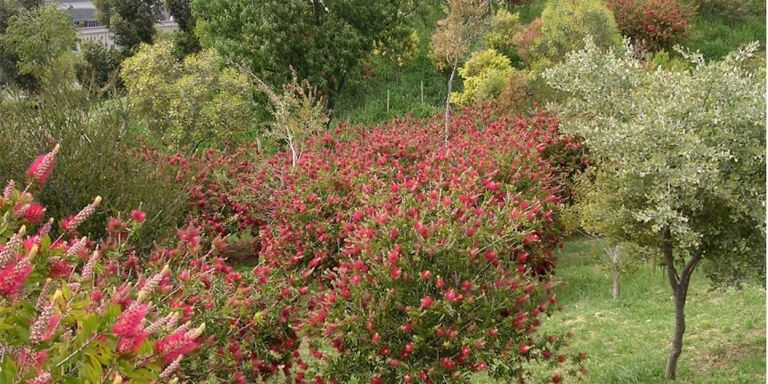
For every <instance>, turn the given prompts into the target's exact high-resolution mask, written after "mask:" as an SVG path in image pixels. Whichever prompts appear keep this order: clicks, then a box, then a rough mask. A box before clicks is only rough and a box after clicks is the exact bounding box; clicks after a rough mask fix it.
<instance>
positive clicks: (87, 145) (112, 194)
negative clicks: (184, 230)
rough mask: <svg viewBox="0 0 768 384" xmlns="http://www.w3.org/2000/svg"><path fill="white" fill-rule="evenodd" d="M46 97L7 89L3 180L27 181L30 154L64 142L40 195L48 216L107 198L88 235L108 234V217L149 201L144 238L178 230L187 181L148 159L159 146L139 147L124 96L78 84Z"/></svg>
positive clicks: (0, 158)
mask: <svg viewBox="0 0 768 384" xmlns="http://www.w3.org/2000/svg"><path fill="white" fill-rule="evenodd" d="M43 95H44V96H40V97H33V96H28V95H24V94H19V93H10V92H7V91H6V92H5V93H3V94H2V95H0V115H2V116H3V118H2V119H0V154H2V155H0V179H4V180H7V179H13V180H16V181H17V183H23V182H25V181H26V177H25V175H24V172H25V170H26V166H27V164H28V162H29V159H31V158H34V157H35V156H36V155H37V154H38V153H44V152H46V151H49V150H50V149H51V148H53V146H54V145H55V144H56V143H59V144H61V151H60V152H59V155H58V158H57V164H56V172H54V173H53V175H52V176H51V178H50V180H49V181H48V183H47V187H46V188H45V189H44V190H42V191H40V193H39V195H38V198H39V200H40V201H41V202H42V203H43V204H45V205H46V207H47V209H48V211H47V216H50V217H54V218H57V219H60V218H64V217H65V216H66V215H70V214H71V213H72V212H77V211H79V210H80V209H81V208H82V207H84V206H85V205H87V204H88V203H90V202H91V201H92V200H93V198H94V197H95V196H102V198H103V203H102V208H103V209H100V210H99V212H98V214H96V215H94V217H93V218H91V219H89V220H88V221H87V222H86V223H84V224H83V225H82V226H81V227H80V228H79V229H80V232H81V233H83V234H88V233H90V234H91V235H94V236H101V235H103V234H104V223H105V222H106V219H107V217H108V216H117V215H118V214H119V212H129V211H130V210H131V209H134V208H138V207H141V209H143V210H144V211H146V212H147V214H148V217H147V222H146V225H145V226H144V228H143V229H142V231H141V233H139V235H140V236H142V238H143V239H144V240H145V241H143V242H142V244H145V245H147V246H151V244H152V241H154V240H156V239H160V238H162V237H165V236H167V235H170V234H172V233H173V229H174V228H175V226H176V225H177V224H179V223H180V221H181V220H182V219H183V216H184V214H185V210H186V208H187V199H186V186H185V183H184V182H182V181H180V180H176V171H175V170H174V169H172V168H170V167H165V166H162V164H157V163H156V162H155V161H151V160H148V159H149V158H152V157H153V156H151V151H148V150H145V151H140V150H139V149H138V148H139V146H138V145H139V144H140V143H139V142H138V141H137V140H136V138H135V137H134V136H133V135H132V133H131V131H132V122H131V121H130V120H128V119H127V117H126V116H127V114H126V113H125V108H124V106H123V105H122V103H121V102H120V100H119V99H114V100H110V101H108V102H102V101H100V100H99V97H100V95H96V94H93V93H91V92H89V91H87V90H83V89H76V88H58V89H57V90H56V91H53V90H51V91H46V92H43Z"/></svg>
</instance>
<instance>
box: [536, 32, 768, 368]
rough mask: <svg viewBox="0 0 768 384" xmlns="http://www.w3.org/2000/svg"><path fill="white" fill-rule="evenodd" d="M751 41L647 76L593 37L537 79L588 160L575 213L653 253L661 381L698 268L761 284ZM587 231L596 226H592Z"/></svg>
mask: <svg viewBox="0 0 768 384" xmlns="http://www.w3.org/2000/svg"><path fill="white" fill-rule="evenodd" d="M757 47H758V44H757V43H754V44H752V45H750V46H748V47H745V48H743V49H741V50H739V51H737V52H734V53H732V54H730V55H729V56H728V57H726V58H725V59H724V60H723V61H715V62H705V61H704V60H703V58H702V57H701V56H700V55H693V54H688V53H684V54H685V55H686V56H687V57H688V58H689V59H691V61H692V62H693V64H694V65H693V68H692V69H691V70H685V71H674V70H665V69H661V68H660V69H656V70H647V69H646V68H645V67H644V66H643V65H642V63H640V62H639V61H638V60H637V59H635V58H634V56H633V54H632V49H631V48H630V47H628V46H627V47H626V49H625V50H622V51H619V52H618V53H617V52H615V51H608V52H606V51H603V50H601V49H599V48H598V47H597V46H596V45H595V43H594V42H592V41H591V40H588V41H587V45H586V48H585V49H583V50H580V51H576V52H573V53H571V54H569V55H568V56H567V59H566V61H565V62H564V63H563V64H561V65H557V66H555V67H553V68H552V69H550V70H548V71H546V72H545V73H544V77H545V78H546V79H547V81H548V82H549V84H550V85H551V86H553V87H555V88H556V89H559V90H561V91H564V92H567V93H568V94H570V96H571V98H570V99H569V101H568V102H567V103H565V104H564V105H562V106H561V107H560V108H559V109H558V111H559V112H560V113H562V114H563V119H562V126H563V127H564V128H565V129H566V130H567V131H568V132H570V133H573V134H577V135H579V136H581V137H583V138H584V142H585V144H586V145H587V146H588V147H589V150H590V155H591V157H592V158H593V160H594V161H595V162H596V163H597V168H596V169H594V170H593V174H592V177H591V178H590V179H589V180H586V181H585V184H586V186H587V189H585V190H584V189H583V190H582V192H581V195H582V196H581V197H580V199H579V204H581V205H582V212H583V213H584V214H585V216H586V217H585V218H586V219H587V220H590V221H592V224H593V225H591V227H592V228H595V229H596V230H597V231H598V233H600V234H602V235H604V236H608V237H613V238H617V239H622V240H628V241H632V242H635V243H637V244H639V245H642V246H645V247H647V248H649V249H653V250H660V253H661V255H662V256H663V258H664V260H665V261H666V269H667V275H668V280H669V284H670V287H671V289H672V293H673V296H674V312H675V331H674V335H673V337H672V350H671V352H670V356H669V360H668V362H667V369H666V377H667V378H669V379H674V378H675V377H676V372H677V362H678V358H679V357H680V354H681V352H682V347H683V335H684V333H685V328H686V324H685V303H686V296H687V294H688V286H689V283H690V280H691V278H692V276H693V274H694V271H695V270H696V269H697V267H698V266H699V264H703V265H704V266H705V268H704V270H705V271H706V272H707V274H708V275H709V277H710V278H712V279H713V281H714V282H716V283H725V282H734V281H738V280H739V279H743V278H745V277H746V276H749V275H753V276H755V275H757V276H759V277H760V278H764V275H765V197H766V195H765V181H766V180H765V176H766V173H765V165H766V164H765V144H766V142H765V108H766V104H765V91H766V88H765V71H764V69H763V66H762V65H756V64H755V63H750V61H749V58H750V57H751V56H752V55H753V54H754V52H755V50H756V49H757ZM595 223H597V224H598V225H594V224H595Z"/></svg>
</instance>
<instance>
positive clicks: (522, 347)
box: [520, 344, 531, 355]
mask: <svg viewBox="0 0 768 384" xmlns="http://www.w3.org/2000/svg"><path fill="white" fill-rule="evenodd" d="M530 350H531V346H530V345H527V344H522V345H520V354H521V355H524V354H526V353H528V351H530Z"/></svg>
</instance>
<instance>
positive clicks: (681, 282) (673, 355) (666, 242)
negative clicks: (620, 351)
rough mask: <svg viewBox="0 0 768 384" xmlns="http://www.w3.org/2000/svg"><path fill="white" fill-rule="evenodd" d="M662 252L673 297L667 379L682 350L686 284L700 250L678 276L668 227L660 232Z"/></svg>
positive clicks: (689, 280) (674, 367)
mask: <svg viewBox="0 0 768 384" xmlns="http://www.w3.org/2000/svg"><path fill="white" fill-rule="evenodd" d="M661 249H662V252H663V253H664V259H665V261H666V263H667V265H666V268H667V278H668V279H669V284H670V286H671V287H672V293H673V294H674V298H675V334H674V336H673V337H672V350H671V351H670V353H669V359H668V360H667V370H666V373H665V375H664V376H665V377H666V378H667V379H669V380H675V378H676V377H677V361H678V359H679V358H680V354H681V353H682V352H683V335H684V334H685V301H686V298H687V296H688V286H689V283H690V282H691V274H693V271H694V269H696V265H697V264H698V262H699V260H700V259H701V255H702V254H701V252H697V253H695V254H694V255H693V256H692V257H691V259H690V260H688V262H687V263H685V266H684V267H683V270H682V271H681V274H680V276H679V277H678V274H677V268H676V267H675V258H674V254H673V250H672V234H671V231H670V230H669V228H666V229H664V232H663V233H662V246H661Z"/></svg>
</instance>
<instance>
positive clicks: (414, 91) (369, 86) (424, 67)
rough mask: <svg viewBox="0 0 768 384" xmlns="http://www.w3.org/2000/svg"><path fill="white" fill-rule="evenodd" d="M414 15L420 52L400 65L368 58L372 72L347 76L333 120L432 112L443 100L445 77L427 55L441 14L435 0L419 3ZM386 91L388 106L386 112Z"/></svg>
mask: <svg viewBox="0 0 768 384" xmlns="http://www.w3.org/2000/svg"><path fill="white" fill-rule="evenodd" d="M413 16H414V28H415V29H416V32H417V33H418V35H419V42H420V46H419V53H418V55H417V56H416V57H415V58H414V59H413V60H412V61H411V62H409V63H407V64H406V65H404V66H403V67H402V68H399V69H398V68H397V66H396V65H395V64H393V63H391V62H388V61H384V60H381V59H376V58H374V59H372V60H371V63H370V64H371V69H372V73H371V74H370V75H368V76H363V75H362V74H361V73H357V74H354V75H352V76H351V77H350V80H349V83H348V85H347V87H346V88H345V90H344V92H342V95H341V96H340V97H339V99H338V100H337V103H336V111H335V113H334V121H335V122H339V121H344V120H346V121H349V122H351V123H362V124H374V123H379V122H382V121H387V120H391V119H392V118H394V117H396V116H403V115H405V114H407V113H412V114H414V116H418V117H427V116H432V115H433V114H435V113H436V112H437V111H438V110H439V108H440V107H439V106H440V105H442V103H443V101H444V100H445V94H446V81H447V80H446V79H447V78H444V77H443V75H441V74H440V73H439V72H438V71H437V69H435V66H434V65H433V64H432V62H431V61H430V59H429V41H430V38H431V36H432V33H433V32H434V26H435V24H436V23H437V20H439V19H440V18H442V17H443V13H442V9H441V7H440V6H439V4H438V3H435V4H431V5H428V6H424V7H422V9H421V10H420V12H419V13H418V14H416V15H413ZM421 82H423V83H424V103H421V100H420V99H421ZM387 91H389V94H390V110H389V112H387V104H386V103H387Z"/></svg>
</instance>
